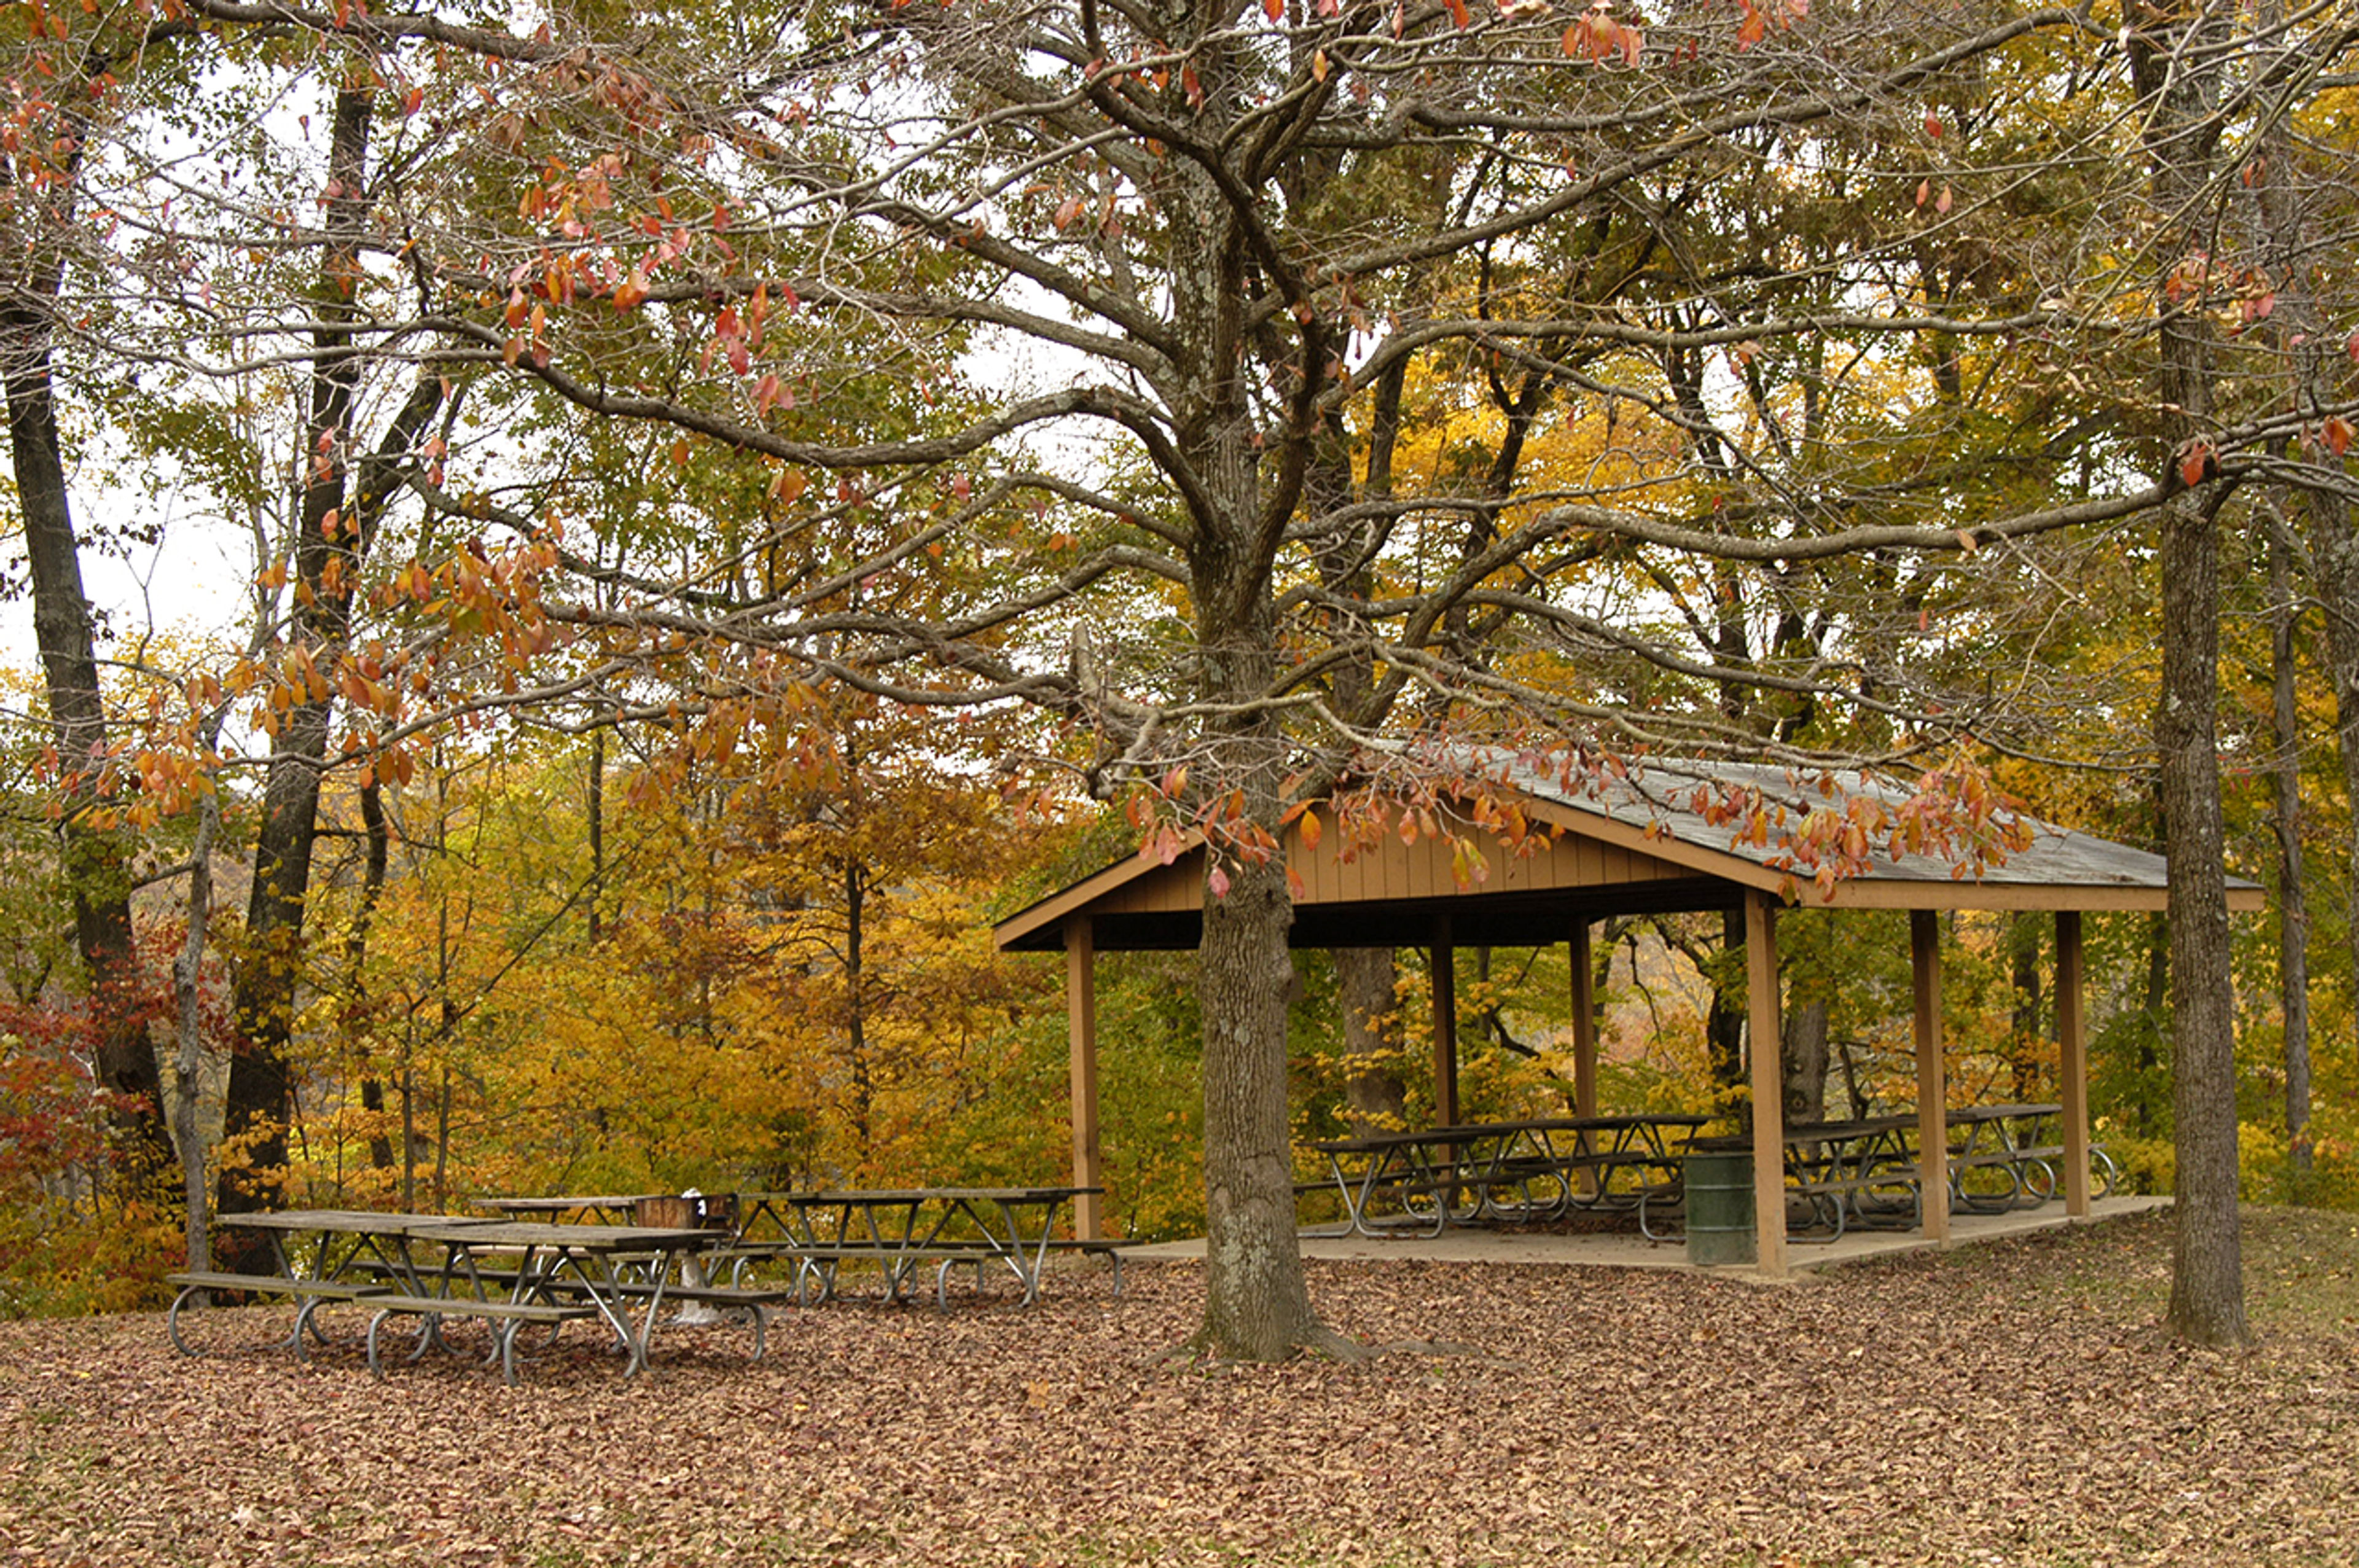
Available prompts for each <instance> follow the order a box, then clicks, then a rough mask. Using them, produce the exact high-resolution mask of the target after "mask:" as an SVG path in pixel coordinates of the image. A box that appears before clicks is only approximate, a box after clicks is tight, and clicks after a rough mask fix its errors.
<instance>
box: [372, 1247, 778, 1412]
mask: <svg viewBox="0 0 2359 1568" xmlns="http://www.w3.org/2000/svg"><path fill="white" fill-rule="evenodd" d="M411 1234H412V1237H413V1238H414V1239H418V1240H425V1241H434V1242H440V1244H441V1245H442V1246H443V1247H444V1248H445V1249H447V1252H448V1257H447V1260H446V1261H445V1263H444V1266H443V1271H442V1274H441V1281H442V1282H443V1284H444V1285H445V1287H446V1288H445V1289H443V1290H441V1291H440V1292H436V1293H432V1294H419V1295H414V1296H408V1297H396V1298H389V1299H378V1300H372V1301H371V1302H369V1303H367V1304H368V1305H369V1306H371V1307H372V1308H374V1309H375V1313H376V1316H375V1319H374V1320H373V1321H372V1322H371V1323H370V1325H369V1365H370V1367H371V1368H376V1366H377V1357H376V1338H377V1331H378V1328H379V1327H380V1325H382V1324H383V1323H384V1321H385V1319H386V1317H388V1316H390V1315H395V1314H408V1315H412V1316H417V1317H419V1318H422V1319H425V1320H426V1321H427V1323H428V1325H429V1327H430V1325H431V1324H432V1322H433V1321H434V1320H435V1319H437V1318H440V1317H445V1316H459V1317H470V1316H473V1317H491V1318H495V1319H499V1320H501V1321H504V1322H506V1324H507V1325H508V1326H507V1329H506V1334H505V1335H504V1336H502V1345H501V1352H502V1357H503V1360H504V1363H505V1365H506V1370H507V1373H508V1377H509V1380H511V1381H513V1380H514V1378H515V1372H514V1366H513V1359H512V1346H513V1341H514V1338H515V1334H516V1329H517V1328H519V1327H521V1326H523V1325H524V1324H526V1323H530V1322H548V1323H550V1324H552V1325H555V1324H558V1323H561V1322H562V1321H563V1317H564V1316H565V1315H577V1316H578V1315H588V1314H594V1315H596V1316H597V1317H599V1318H601V1319H603V1321H604V1322H605V1324H606V1326H607V1327H609V1328H611V1329H613V1330H614V1335H615V1337H616V1338H617V1339H618V1340H620V1341H621V1343H622V1345H623V1346H624V1348H625V1350H626V1351H627V1353H628V1356H629V1359H628V1360H627V1361H626V1362H625V1365H624V1368H623V1375H624V1376H625V1377H626V1378H627V1377H631V1376H633V1375H635V1374H636V1373H638V1372H640V1371H643V1370H645V1369H646V1368H647V1346H648V1344H649V1342H650V1341H651V1339H652V1338H653V1336H654V1333H655V1324H656V1314H657V1312H658V1310H659V1309H660V1308H661V1307H662V1305H663V1301H664V1296H665V1293H666V1290H667V1285H668V1281H669V1279H670V1277H671V1273H672V1266H673V1265H674V1264H675V1263H676V1262H678V1261H679V1260H682V1259H685V1258H689V1257H692V1256H693V1255H694V1254H695V1253H697V1252H699V1251H701V1250H704V1249H708V1248H710V1247H712V1245H713V1244H714V1242H715V1240H716V1239H717V1238H716V1237H715V1236H714V1234H713V1233H712V1231H710V1230H706V1229H703V1228H701V1227H672V1226H648V1225H551V1224H548V1223H545V1222H536V1221H530V1220H510V1221H500V1220H489V1221H486V1220H465V1221H462V1222H460V1223H458V1224H455V1225H443V1226H440V1227H425V1228H423V1229H419V1230H417V1231H414V1232H412V1233H411ZM626 1261H627V1262H628V1263H629V1264H631V1265H635V1266H634V1267H625V1262H626ZM462 1282H463V1284H462ZM694 1288H695V1287H688V1288H687V1289H694ZM503 1292H505V1294H503ZM675 1293H676V1294H685V1293H686V1290H682V1291H679V1292H675ZM503 1305H505V1306H506V1307H508V1308H518V1309H526V1310H522V1311H501V1310H496V1309H498V1308H500V1307H501V1306H503ZM487 1306H488V1307H492V1308H494V1309H495V1310H494V1311H492V1312H489V1313H486V1312H484V1311H483V1310H482V1309H483V1308H485V1307H487ZM534 1309H538V1310H534ZM582 1309H586V1311H585V1310H582ZM754 1313H755V1322H756V1331H757V1333H758V1331H759V1325H760V1317H761V1314H760V1310H759V1304H758V1303H754ZM559 1314H562V1315H559ZM419 1338H420V1346H419V1348H420V1349H421V1350H422V1349H423V1348H424V1342H425V1340H426V1338H427V1335H426V1334H425V1333H421V1334H420V1336H419ZM756 1354H757V1355H758V1354H759V1350H758V1348H757V1350H756ZM414 1358H415V1357H413V1359H414Z"/></svg>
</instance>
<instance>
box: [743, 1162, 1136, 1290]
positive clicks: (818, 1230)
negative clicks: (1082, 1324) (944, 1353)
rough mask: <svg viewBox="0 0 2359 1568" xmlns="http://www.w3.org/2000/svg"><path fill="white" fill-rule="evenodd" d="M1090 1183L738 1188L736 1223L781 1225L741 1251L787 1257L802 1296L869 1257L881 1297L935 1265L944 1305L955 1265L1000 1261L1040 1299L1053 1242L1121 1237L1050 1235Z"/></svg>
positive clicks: (834, 1283) (833, 1284) (1103, 1246)
mask: <svg viewBox="0 0 2359 1568" xmlns="http://www.w3.org/2000/svg"><path fill="white" fill-rule="evenodd" d="M1097 1190H1098V1189H1096V1188H1094V1187H1073V1186H1038V1187H888V1188H844V1189H837V1190H832V1191H822V1192H812V1193H759V1194H745V1195H741V1203H740V1216H741V1219H740V1223H741V1227H750V1226H752V1225H753V1224H755V1223H756V1221H757V1220H759V1219H760V1218H761V1217H765V1216H766V1217H768V1218H769V1219H770V1220H771V1221H773V1222H774V1223H775V1224H776V1226H777V1228H778V1229H779V1231H780V1232H781V1233H782V1234H781V1235H780V1237H779V1238H778V1239H777V1240H774V1241H754V1242H746V1243H740V1246H741V1248H743V1249H745V1252H746V1255H747V1256H748V1257H762V1256H767V1257H772V1258H776V1259H779V1260H791V1261H792V1263H793V1264H794V1268H795V1284H796V1289H797V1291H798V1292H799V1296H800V1298H801V1299H804V1300H808V1301H818V1302H825V1301H832V1300H833V1299H834V1298H835V1295H836V1293H837V1289H838V1285H839V1282H840V1272H841V1270H842V1267H843V1265H844V1264H846V1263H874V1264H875V1265H876V1268H877V1271H878V1273H879V1275H880V1276H881V1278H882V1280H883V1282H884V1287H885V1296H886V1300H887V1301H900V1300H902V1299H904V1298H905V1297H906V1296H907V1295H908V1292H909V1289H910V1286H911V1284H912V1283H913V1281H915V1280H916V1278H917V1274H918V1271H919V1268H920V1267H922V1266H923V1265H925V1264H928V1263H931V1264H933V1265H935V1286H934V1293H935V1301H936V1303H938V1304H940V1305H942V1306H947V1305H948V1304H949V1301H950V1276H951V1271H952V1270H953V1269H955V1268H958V1267H960V1266H962V1265H964V1266H970V1267H972V1268H973V1270H974V1278H975V1285H976V1288H977V1289H978V1290H979V1289H981V1288H982V1283H983V1279H984V1274H985V1272H986V1271H988V1270H989V1269H990V1268H992V1267H993V1266H995V1265H997V1266H1001V1267H1005V1268H1006V1269H1007V1270H1008V1271H1009V1272H1011V1273H1012V1274H1013V1275H1014V1276H1015V1278H1016V1281H1017V1283H1018V1284H1019V1285H1021V1286H1022V1287H1023V1304H1025V1305H1027V1306H1028V1305H1030V1304H1031V1303H1033V1302H1035V1301H1038V1299H1039V1294H1040V1281H1041V1275H1042V1271H1043V1270H1044V1268H1045V1266H1046V1264H1047V1260H1048V1258H1049V1254H1050V1253H1051V1252H1055V1251H1071V1250H1082V1251H1086V1252H1091V1253H1095V1254H1098V1255H1101V1256H1106V1257H1112V1258H1114V1259H1115V1260H1117V1273H1116V1283H1117V1286H1119V1282H1120V1274H1119V1258H1120V1251H1119V1249H1120V1247H1121V1245H1122V1244H1121V1243H1119V1242H1105V1241H1099V1240H1096V1239H1094V1238H1060V1237H1059V1236H1057V1235H1056V1234H1055V1231H1056V1217H1057V1212H1058V1210H1059V1209H1060V1208H1062V1207H1063V1206H1065V1205H1066V1204H1068V1203H1070V1202H1071V1201H1072V1200H1073V1199H1074V1198H1075V1197H1077V1196H1080V1195H1082V1194H1083V1193H1089V1192H1095V1191H1097Z"/></svg>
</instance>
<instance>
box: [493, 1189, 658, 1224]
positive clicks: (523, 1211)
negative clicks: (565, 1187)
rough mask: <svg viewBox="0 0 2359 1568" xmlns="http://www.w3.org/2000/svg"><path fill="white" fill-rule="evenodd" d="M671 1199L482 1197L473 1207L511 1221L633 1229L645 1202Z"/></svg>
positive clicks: (597, 1195) (599, 1195) (646, 1195)
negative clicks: (577, 1221) (571, 1221)
mask: <svg viewBox="0 0 2359 1568" xmlns="http://www.w3.org/2000/svg"><path fill="white" fill-rule="evenodd" d="M663 1196H668V1194H662V1193H576V1194H571V1195H565V1194H560V1195H557V1196H554V1197H543V1198H535V1197H482V1198H476V1199H475V1200H474V1205H475V1206H476V1207H477V1208H488V1209H496V1210H497V1211H498V1212H499V1213H501V1214H502V1215H504V1216H506V1217H507V1218H509V1219H548V1220H556V1221H565V1220H569V1219H580V1220H585V1221H590V1222H594V1223H596V1224H600V1225H631V1224H634V1223H636V1219H637V1216H638V1210H639V1205H640V1204H641V1203H642V1202H644V1201H646V1200H647V1199H648V1198H652V1197H663Z"/></svg>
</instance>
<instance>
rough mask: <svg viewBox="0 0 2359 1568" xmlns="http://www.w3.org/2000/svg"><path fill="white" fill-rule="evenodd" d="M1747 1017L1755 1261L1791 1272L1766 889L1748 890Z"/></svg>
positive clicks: (1773, 916) (1773, 947) (1782, 1083)
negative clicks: (1788, 1250)
mask: <svg viewBox="0 0 2359 1568" xmlns="http://www.w3.org/2000/svg"><path fill="white" fill-rule="evenodd" d="M1745 1034H1746V1036H1747V1040H1746V1044H1747V1046H1748V1047H1749V1049H1750V1051H1751V1054H1752V1057H1753V1234H1754V1247H1755V1266H1756V1267H1757V1268H1758V1269H1759V1270H1760V1271H1761V1272H1763V1273H1764V1274H1767V1275H1769V1276H1770V1277H1771V1278H1773V1279H1782V1278H1783V1277H1784V1276H1785V1273H1786V1074H1785V1069H1784V1067H1783V1065H1782V1064H1781V1061H1780V1056H1781V1054H1782V1052H1781V1050H1780V1044H1779V1042H1780V1035H1779V1033H1778V1028H1777V910H1776V907H1775V906H1774V905H1773V904H1772V903H1770V902H1769V895H1768V894H1767V893H1765V892H1747V893H1746V894H1745Z"/></svg>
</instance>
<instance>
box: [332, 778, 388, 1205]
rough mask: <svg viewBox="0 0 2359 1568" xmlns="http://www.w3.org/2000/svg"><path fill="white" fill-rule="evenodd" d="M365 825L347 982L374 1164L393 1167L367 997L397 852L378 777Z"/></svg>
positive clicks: (366, 800) (367, 801)
mask: <svg viewBox="0 0 2359 1568" xmlns="http://www.w3.org/2000/svg"><path fill="white" fill-rule="evenodd" d="M361 827H362V828H363V830H364V832H365V833H366V835H367V846H368V847H367V858H366V860H364V861H363V862H362V866H361V892H360V907H359V908H358V909H356V910H354V911H353V925H352V930H351V933H350V934H349V935H347V936H346V937H345V939H344V959H345V964H344V968H345V972H346V973H347V975H348V976H349V977H350V978H349V979H348V980H347V981H346V984H347V985H349V986H350V988H351V990H352V995H351V997H350V999H349V1000H348V1001H347V1002H346V1005H345V1016H346V1018H347V1019H348V1020H349V1025H348V1027H349V1032H350V1033H351V1034H352V1036H353V1065H355V1066H356V1067H357V1068H358V1069H359V1072H360V1079H361V1110H362V1111H363V1112H364V1114H365V1115H366V1116H367V1117H368V1119H369V1168H370V1169H371V1170H374V1171H382V1172H387V1173H389V1172H391V1171H392V1169H393V1138H392V1135H391V1134H390V1133H389V1132H388V1131H387V1130H386V1125H385V1080H384V1079H383V1078H381V1077H379V1076H377V1070H376V1064H375V1062H374V1061H372V1060H371V1059H370V1054H369V1048H368V1035H369V1033H370V1032H371V1031H372V1030H373V1028H374V1025H375V1020H374V1019H372V1018H371V1017H370V1016H369V1014H370V1011H371V1010H370V1007H369V1001H368V942H369V933H370V931H371V930H372V929H374V927H375V924H376V907H377V901H378V900H379V899H380V898H382V897H383V896H384V893H385V873H386V865H387V863H388V861H389V860H391V857H392V842H391V839H392V835H391V832H390V830H389V828H388V827H387V825H386V818H385V792H384V791H383V789H381V788H380V787H379V786H378V785H377V784H375V782H374V781H372V782H371V783H369V784H364V785H363V786H362V787H361Z"/></svg>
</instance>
